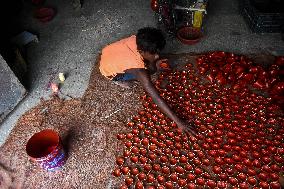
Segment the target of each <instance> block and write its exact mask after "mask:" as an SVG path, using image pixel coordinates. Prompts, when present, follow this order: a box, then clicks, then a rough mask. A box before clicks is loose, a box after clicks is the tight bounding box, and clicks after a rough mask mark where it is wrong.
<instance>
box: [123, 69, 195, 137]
mask: <svg viewBox="0 0 284 189" xmlns="http://www.w3.org/2000/svg"><path fill="white" fill-rule="evenodd" d="M126 72H127V73H131V74H133V75H135V76H136V78H137V80H138V81H140V83H141V85H142V87H143V88H144V90H145V91H147V93H148V94H149V95H150V96H151V97H152V99H153V101H154V102H155V103H156V104H157V106H158V107H159V108H160V109H161V111H162V112H163V113H164V114H166V115H167V116H168V117H169V118H170V119H171V120H173V121H174V122H175V123H176V124H177V125H178V127H180V128H181V129H183V130H189V131H190V132H191V133H193V134H196V133H195V132H194V131H193V128H189V127H190V126H188V125H186V124H184V122H183V121H182V120H181V119H180V118H179V117H177V116H176V114H175V113H174V112H173V111H172V110H171V109H170V107H169V106H168V105H167V103H166V102H165V101H164V100H163V99H162V98H161V97H160V95H159V93H158V91H157V89H156V88H155V87H154V85H153V83H152V82H151V80H150V77H149V74H148V73H147V71H146V70H145V69H129V70H127V71H126Z"/></svg>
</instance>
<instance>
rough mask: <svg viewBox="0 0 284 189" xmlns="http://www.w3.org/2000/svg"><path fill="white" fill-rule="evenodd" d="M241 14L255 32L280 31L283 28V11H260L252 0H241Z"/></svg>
mask: <svg viewBox="0 0 284 189" xmlns="http://www.w3.org/2000/svg"><path fill="white" fill-rule="evenodd" d="M241 14H242V15H243V17H244V18H245V20H246V22H247V23H248V25H249V27H250V28H251V30H252V31H253V32H255V33H280V32H281V30H283V28H282V27H283V25H284V13H283V12H282V13H277V12H271V13H269V12H260V11H259V10H258V9H257V8H256V7H255V6H254V5H253V4H252V2H251V0H243V1H242V2H241ZM282 32H283V31H282Z"/></svg>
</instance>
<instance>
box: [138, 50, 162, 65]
mask: <svg viewBox="0 0 284 189" xmlns="http://www.w3.org/2000/svg"><path fill="white" fill-rule="evenodd" d="M139 52H140V54H141V56H142V57H143V58H144V59H145V60H147V61H149V62H150V63H154V62H156V61H157V60H158V59H159V55H158V54H157V53H156V54H151V53H149V52H146V51H139Z"/></svg>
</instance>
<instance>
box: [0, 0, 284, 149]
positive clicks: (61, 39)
mask: <svg viewBox="0 0 284 189" xmlns="http://www.w3.org/2000/svg"><path fill="white" fill-rule="evenodd" d="M46 5H50V6H54V7H56V8H57V11H58V13H57V15H56V17H55V18H54V19H53V20H52V21H51V22H49V23H45V24H42V23H39V22H38V21H37V20H35V19H33V18H32V12H31V10H32V9H33V7H31V6H30V5H26V6H25V9H24V11H23V16H22V18H23V26H24V28H25V29H26V30H29V31H36V32H37V33H38V34H39V37H40V42H39V43H34V44H30V45H29V46H28V58H27V61H28V63H29V70H30V86H31V87H30V90H29V94H28V96H27V97H26V98H25V99H24V100H23V101H22V102H21V103H20V104H19V105H18V106H17V108H16V109H15V110H14V111H13V112H12V113H11V114H10V116H9V117H8V118H7V119H6V120H5V121H4V122H3V123H2V125H1V126H0V145H1V144H3V143H4V142H5V140H6V138H7V137H8V136H9V133H10V132H11V130H12V129H13V127H14V126H15V124H16V122H17V120H18V118H19V117H20V116H21V115H22V114H23V113H25V112H26V111H28V110H29V109H31V108H32V107H34V106H35V105H36V104H37V103H38V102H39V101H40V99H41V98H45V99H46V98H49V96H50V94H51V92H50V91H49V90H48V89H47V85H48V83H49V81H52V80H54V79H53V78H57V74H58V73H59V72H64V73H65V74H67V78H66V82H65V83H64V85H63V86H62V88H61V91H62V93H63V94H65V95H69V96H72V97H81V96H82V95H83V93H84V92H85V90H86V88H87V86H88V80H89V77H90V73H91V69H92V66H93V64H94V63H95V59H96V57H97V56H98V54H99V52H100V50H101V49H102V47H104V46H105V45H107V44H109V43H111V42H113V41H116V40H118V39H121V38H123V37H126V36H129V35H131V34H134V33H136V31H137V30H138V29H139V28H141V27H144V26H155V25H156V18H155V15H154V13H153V12H152V10H151V9H150V0H134V1H128V0H120V1H116V0H109V1H103V0H97V1H91V0H85V2H84V6H83V8H82V10H81V12H80V13H78V12H74V11H73V8H72V4H71V1H70V0H62V1H56V0H49V1H47V2H46ZM204 27H205V31H204V38H203V39H202V41H201V42H200V43H198V44H196V45H193V46H187V45H183V44H181V43H180V42H179V41H177V40H176V39H168V43H167V46H166V48H165V51H164V52H165V53H185V52H187V53H188V52H193V53H201V52H207V51H214V50H222V51H230V52H234V53H241V54H252V53H262V54H263V53H265V54H273V55H284V42H283V41H282V40H281V36H280V34H253V33H251V32H250V30H249V28H248V26H247V25H246V23H245V21H244V20H243V18H242V16H241V15H240V14H239V11H238V0H231V1H228V0H215V1H210V7H209V10H208V15H207V20H206V22H205V25H204ZM55 81H56V79H55ZM63 96H64V95H63ZM65 97H66V98H67V99H68V98H70V97H68V96H65Z"/></svg>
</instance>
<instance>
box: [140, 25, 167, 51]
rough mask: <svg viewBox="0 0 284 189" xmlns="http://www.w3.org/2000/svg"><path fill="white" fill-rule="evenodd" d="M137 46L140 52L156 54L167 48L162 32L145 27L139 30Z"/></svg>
mask: <svg viewBox="0 0 284 189" xmlns="http://www.w3.org/2000/svg"><path fill="white" fill-rule="evenodd" d="M136 44H137V49H138V50H141V51H145V52H149V53H151V54H156V53H157V52H158V51H160V50H162V49H163V48H164V47H165V45H166V40H165V37H164V35H163V33H162V31H161V30H159V29H156V28H151V27H145V28H141V29H139V30H138V32H137V35H136Z"/></svg>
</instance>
